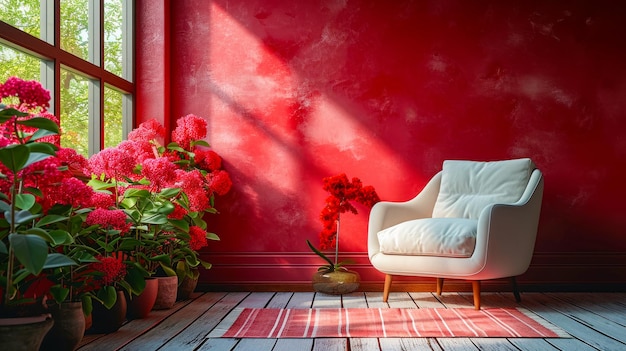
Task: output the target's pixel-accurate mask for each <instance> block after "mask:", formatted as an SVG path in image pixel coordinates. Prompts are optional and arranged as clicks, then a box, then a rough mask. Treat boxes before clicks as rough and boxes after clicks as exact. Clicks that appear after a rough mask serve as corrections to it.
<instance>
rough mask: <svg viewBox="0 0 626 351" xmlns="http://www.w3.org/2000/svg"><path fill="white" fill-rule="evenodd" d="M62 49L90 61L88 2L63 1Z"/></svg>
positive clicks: (85, 0) (79, 0)
mask: <svg viewBox="0 0 626 351" xmlns="http://www.w3.org/2000/svg"><path fill="white" fill-rule="evenodd" d="M61 49H63V50H65V51H67V52H70V53H72V54H73V55H75V56H78V57H80V58H82V59H83V60H89V6H88V3H87V0H61Z"/></svg>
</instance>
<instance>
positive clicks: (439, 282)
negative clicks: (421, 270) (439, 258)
mask: <svg viewBox="0 0 626 351" xmlns="http://www.w3.org/2000/svg"><path fill="white" fill-rule="evenodd" d="M441 292H443V278H437V296H441Z"/></svg>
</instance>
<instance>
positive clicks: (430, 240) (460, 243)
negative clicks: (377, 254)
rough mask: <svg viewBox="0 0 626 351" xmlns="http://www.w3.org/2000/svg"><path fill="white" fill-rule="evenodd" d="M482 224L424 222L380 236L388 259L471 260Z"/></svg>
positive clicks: (406, 224) (400, 226)
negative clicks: (437, 257) (398, 257)
mask: <svg viewBox="0 0 626 351" xmlns="http://www.w3.org/2000/svg"><path fill="white" fill-rule="evenodd" d="M477 226H478V221H477V220H474V219H467V218H421V219H415V220H411V221H406V222H402V223H400V224H396V225H394V226H392V227H389V228H387V229H384V230H381V231H379V232H378V242H379V244H380V251H381V252H382V253H384V254H387V255H410V256H445V257H470V256H471V255H472V253H473V252H474V247H475V246H476V233H477Z"/></svg>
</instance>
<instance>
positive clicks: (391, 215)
mask: <svg viewBox="0 0 626 351" xmlns="http://www.w3.org/2000/svg"><path fill="white" fill-rule="evenodd" d="M440 184H441V172H439V173H437V174H436V175H435V176H434V177H433V178H432V179H431V180H430V181H429V182H428V183H427V184H426V186H425V187H424V189H422V191H421V192H420V193H419V194H417V196H415V197H414V198H413V199H411V200H409V201H405V202H389V201H382V202H379V203H377V204H375V205H374V206H373V207H372V209H371V211H370V216H369V224H368V231H367V232H368V234H367V236H368V244H367V247H368V254H369V257H370V259H371V258H372V256H373V255H374V254H376V253H378V252H379V251H380V246H379V243H378V237H377V234H378V232H379V231H381V230H383V229H385V228H389V227H391V226H394V225H396V224H399V223H402V222H406V221H410V220H413V219H419V218H429V217H432V214H433V208H434V207H435V202H436V201H437V194H438V193H439V186H440Z"/></svg>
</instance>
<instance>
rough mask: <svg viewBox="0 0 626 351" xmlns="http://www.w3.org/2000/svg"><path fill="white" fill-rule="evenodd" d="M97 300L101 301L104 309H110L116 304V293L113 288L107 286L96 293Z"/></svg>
mask: <svg viewBox="0 0 626 351" xmlns="http://www.w3.org/2000/svg"><path fill="white" fill-rule="evenodd" d="M98 298H99V299H100V301H102V305H104V307H106V308H107V309H111V307H113V305H115V302H117V291H116V290H115V287H113V286H111V285H107V286H105V287H103V288H102V289H100V290H99V291H98Z"/></svg>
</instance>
